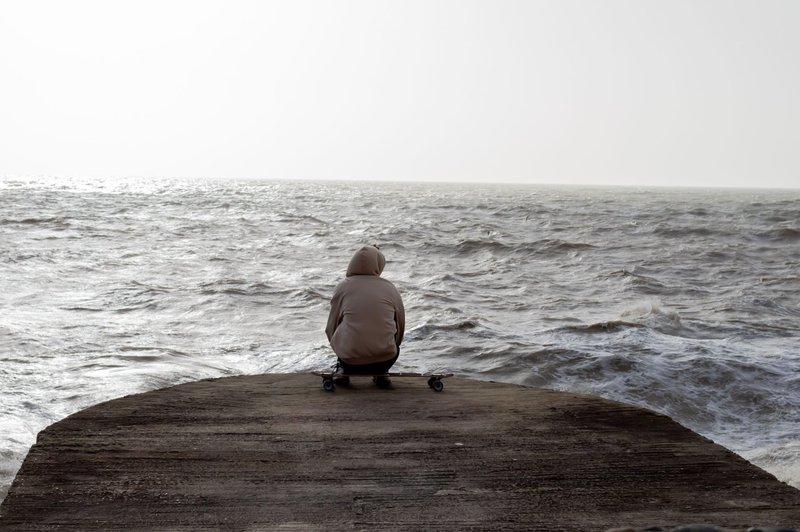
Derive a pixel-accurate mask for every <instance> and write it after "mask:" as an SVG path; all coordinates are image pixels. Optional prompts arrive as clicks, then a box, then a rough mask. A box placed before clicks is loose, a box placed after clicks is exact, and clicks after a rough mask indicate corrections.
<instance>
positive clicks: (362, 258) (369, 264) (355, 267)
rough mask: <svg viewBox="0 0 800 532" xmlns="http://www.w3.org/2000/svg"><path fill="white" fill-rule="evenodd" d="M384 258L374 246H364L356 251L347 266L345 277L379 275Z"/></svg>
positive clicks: (384, 262)
mask: <svg viewBox="0 0 800 532" xmlns="http://www.w3.org/2000/svg"><path fill="white" fill-rule="evenodd" d="M385 265H386V258H385V257H384V256H383V253H381V252H380V251H379V250H378V248H376V247H375V246H364V247H363V248H361V249H359V250H358V251H356V253H355V255H353V258H352V259H350V264H348V265H347V277H350V276H351V275H378V276H379V275H380V274H381V272H382V271H383V267H384V266H385Z"/></svg>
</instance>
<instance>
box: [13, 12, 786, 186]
mask: <svg viewBox="0 0 800 532" xmlns="http://www.w3.org/2000/svg"><path fill="white" fill-rule="evenodd" d="M40 174H42V175H54V176H69V177H95V176H96V177H123V176H147V177H162V176H163V177H232V178H233V177H243V178H268V179H276V178H294V179H366V180H392V181H399V180H414V181H489V182H521V183H564V184H636V185H702V186H755V187H763V186H771V187H800V1H795V0H784V1H778V0H753V1H742V0H663V1H661V0H572V1H570V0H553V1H533V0H532V1H503V0H487V1H470V0H452V1H437V0H424V1H409V0H402V1H400V0H398V1H393V2H388V1H381V0H364V1H335V0H320V1H303V0H286V1H280V2H277V1H275V2H269V1H236V0H226V1H219V2H210V1H198V0H187V1H177V0H175V1H170V0H157V1H143V0H137V1H110V0H100V1H80V0H70V1H64V0H58V1H37V0H19V1H7V0H0V177H2V176H6V177H8V176H29V175H40Z"/></svg>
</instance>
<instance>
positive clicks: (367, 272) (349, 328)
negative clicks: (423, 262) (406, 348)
mask: <svg viewBox="0 0 800 532" xmlns="http://www.w3.org/2000/svg"><path fill="white" fill-rule="evenodd" d="M385 264H386V259H385V258H384V256H383V253H381V252H380V251H378V249H377V248H376V247H374V246H364V247H363V248H361V249H359V250H358V251H357V252H356V253H355V255H353V258H352V259H350V264H349V265H348V266H347V276H346V277H345V278H344V280H342V281H341V282H340V283H339V284H338V285H336V289H335V290H334V291H333V298H332V299H331V313H330V315H329V316H328V326H327V327H326V328H325V334H327V335H328V340H329V341H330V343H331V347H333V351H334V352H335V353H336V355H337V356H338V357H339V358H340V359H342V361H344V362H346V363H348V364H372V363H374V362H384V361H386V360H389V359H391V358H393V357H394V356H395V355H396V354H397V347H398V346H399V345H400V343H401V342H402V341H403V333H404V331H405V326H406V314H405V309H404V308H403V300H402V299H401V298H400V293H399V292H398V291H397V288H395V286H394V285H393V284H392V283H391V282H389V281H387V280H386V279H382V278H381V276H380V275H381V272H383V267H384V265H385Z"/></svg>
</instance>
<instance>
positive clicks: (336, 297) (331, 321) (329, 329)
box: [325, 286, 342, 342]
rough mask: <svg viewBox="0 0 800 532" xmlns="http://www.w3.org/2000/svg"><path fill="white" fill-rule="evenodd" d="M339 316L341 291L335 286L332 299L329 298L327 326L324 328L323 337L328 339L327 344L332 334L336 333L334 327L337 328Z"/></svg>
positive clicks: (340, 312)
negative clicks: (329, 306) (329, 310)
mask: <svg viewBox="0 0 800 532" xmlns="http://www.w3.org/2000/svg"><path fill="white" fill-rule="evenodd" d="M341 314H342V291H341V290H340V289H339V286H337V287H336V289H335V290H334V291H333V297H332V298H331V312H330V314H328V325H327V326H326V327H325V335H326V336H327V337H328V341H329V342H330V341H331V338H332V337H333V333H334V332H336V327H338V326H339V322H340V321H341V320H340V318H341Z"/></svg>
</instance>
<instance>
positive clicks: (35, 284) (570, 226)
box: [0, 177, 800, 500]
mask: <svg viewBox="0 0 800 532" xmlns="http://www.w3.org/2000/svg"><path fill="white" fill-rule="evenodd" d="M370 243H377V244H379V245H380V246H381V250H382V251H383V253H384V254H385V256H386V258H387V265H386V269H385V270H384V277H386V278H387V279H389V280H391V281H392V282H393V283H394V284H395V285H396V286H397V287H398V289H399V290H400V292H401V294H402V296H403V298H404V301H405V306H406V312H407V331H406V338H405V342H404V343H403V350H402V355H401V357H400V359H399V361H398V363H397V366H396V368H398V369H402V370H410V371H431V370H440V369H448V370H450V371H453V372H454V373H455V374H456V375H458V376H460V377H464V378H470V379H478V380H492V381H499V382H505V383H513V384H519V385H522V386H532V387H541V388H549V389H555V390H565V391H570V392H578V393H584V394H592V395H597V396H602V397H606V398H609V399H613V400H616V401H622V402H624V403H629V404H634V405H640V406H643V407H646V408H649V409H652V410H655V411H657V412H661V413H664V414H667V415H669V416H671V417H672V418H674V419H675V420H677V421H678V422H680V423H681V424H683V425H684V426H686V427H688V428H690V429H692V430H694V431H696V432H698V433H700V434H702V435H703V436H706V437H708V438H710V439H711V440H713V441H715V442H717V443H719V444H721V445H723V446H725V447H727V448H728V449H730V450H732V451H734V452H735V453H738V454H739V455H741V456H743V457H744V458H746V459H747V460H749V461H751V462H752V463H754V464H756V465H758V466H759V467H761V468H763V469H765V470H767V471H769V472H770V473H772V474H773V475H775V476H776V477H777V478H778V479H780V480H782V481H785V482H787V483H789V484H791V485H794V486H796V487H800V189H798V190H743V189H739V190H734V189H731V190H728V189H699V188H684V189H678V188H676V189H670V188H644V187H643V188H636V187H632V188H590V187H558V186H533V185H530V186H523V185H503V184H479V185H476V184H436V183H427V184H426V183H386V182H355V181H353V182H330V181H318V182H312V181H259V180H222V179H196V180H180V179H156V178H148V179H140V178H128V179H110V178H109V179H89V178H81V179H63V178H62V179H55V178H47V177H27V178H8V177H6V178H0V500H2V497H4V496H5V494H6V493H7V490H8V488H9V487H10V484H11V482H12V480H13V478H14V475H15V473H16V472H17V470H18V468H19V466H20V465H21V463H22V461H23V460H24V458H25V455H26V453H27V451H28V449H29V448H30V446H31V445H32V444H33V443H35V441H36V435H37V433H38V432H39V431H41V430H42V429H44V428H45V427H47V426H48V425H50V424H52V423H54V422H56V421H58V420H60V419H62V418H64V417H66V416H68V415H70V414H72V413H74V412H77V411H79V410H81V409H84V408H86V407H89V406H91V405H94V404H97V403H100V402H103V401H107V400H110V399H114V398H117V397H121V396H125V395H129V394H135V393H140V392H145V391H148V390H153V389H156V388H163V387H167V386H172V385H175V384H179V383H184V382H188V381H194V380H199V379H206V378H212V377H225V376H231V375H241V374H257V373H278V372H309V371H312V370H317V369H323V368H329V367H330V366H331V365H332V364H333V362H334V355H333V353H332V352H331V349H330V347H329V345H328V343H327V339H326V337H325V333H324V327H325V322H326V319H327V314H328V309H329V299H330V296H331V293H332V291H333V288H334V286H335V285H336V283H337V282H338V281H339V280H340V279H342V278H343V276H344V273H345V269H346V267H347V263H348V261H349V259H350V257H351V255H352V254H353V252H354V251H355V250H357V249H358V248H359V247H360V246H362V245H364V244H370ZM309 385H310V386H314V388H315V389H316V388H317V386H319V385H318V383H317V381H309ZM445 393H446V391H445Z"/></svg>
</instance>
